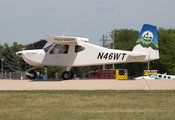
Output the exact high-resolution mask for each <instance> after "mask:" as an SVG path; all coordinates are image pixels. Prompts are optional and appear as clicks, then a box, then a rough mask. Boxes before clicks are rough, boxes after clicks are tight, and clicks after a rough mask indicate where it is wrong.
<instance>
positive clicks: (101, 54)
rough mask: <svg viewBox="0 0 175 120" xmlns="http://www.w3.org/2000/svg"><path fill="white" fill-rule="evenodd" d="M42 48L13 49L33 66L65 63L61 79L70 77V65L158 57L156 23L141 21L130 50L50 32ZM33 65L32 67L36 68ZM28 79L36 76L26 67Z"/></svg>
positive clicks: (154, 58)
mask: <svg viewBox="0 0 175 120" xmlns="http://www.w3.org/2000/svg"><path fill="white" fill-rule="evenodd" d="M45 40H46V41H48V42H47V43H46V45H45V46H44V47H43V49H39V50H38V49H37V50H24V51H19V52H17V53H16V55H17V56H19V57H22V58H23V59H24V61H25V62H27V63H28V64H30V65H32V66H36V67H45V66H65V67H67V69H66V71H64V72H63V73H62V77H63V79H65V80H67V79H71V78H73V76H74V73H73V72H71V68H72V67H77V66H91V65H102V64H113V63H114V64H115V63H129V62H146V61H151V60H156V59H159V49H158V39H157V29H156V26H152V25H149V24H144V25H143V28H142V30H141V32H140V34H139V37H138V39H137V41H136V44H135V46H134V48H133V50H132V51H124V50H116V49H108V48H104V47H100V46H97V45H93V44H90V43H88V41H89V39H88V38H80V37H65V36H62V37H61V36H49V37H46V38H45ZM36 67H35V68H36ZM26 75H28V77H29V78H30V79H35V78H36V73H35V71H33V70H32V69H28V70H26Z"/></svg>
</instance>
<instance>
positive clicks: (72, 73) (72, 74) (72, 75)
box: [69, 71, 75, 79]
mask: <svg viewBox="0 0 175 120" xmlns="http://www.w3.org/2000/svg"><path fill="white" fill-rule="evenodd" d="M70 73H71V76H70V78H69V79H72V78H73V77H74V74H75V73H74V72H73V71H71V72H70Z"/></svg>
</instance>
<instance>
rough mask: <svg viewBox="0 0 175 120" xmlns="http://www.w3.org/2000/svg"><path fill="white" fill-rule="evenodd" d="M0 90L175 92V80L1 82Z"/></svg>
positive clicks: (0, 80)
mask: <svg viewBox="0 0 175 120" xmlns="http://www.w3.org/2000/svg"><path fill="white" fill-rule="evenodd" d="M0 90H175V80H115V79H112V80H111V79H109V80H63V81H56V80H2V79H0Z"/></svg>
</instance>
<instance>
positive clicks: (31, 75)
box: [26, 67, 37, 79]
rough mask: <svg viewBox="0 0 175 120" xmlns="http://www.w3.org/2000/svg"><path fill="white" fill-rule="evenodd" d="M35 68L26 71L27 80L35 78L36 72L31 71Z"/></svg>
mask: <svg viewBox="0 0 175 120" xmlns="http://www.w3.org/2000/svg"><path fill="white" fill-rule="evenodd" d="M35 68H37V67H34V68H31V69H28V70H26V75H27V76H28V78H29V79H35V78H36V77H37V74H36V72H35V71H34V70H33V69H35Z"/></svg>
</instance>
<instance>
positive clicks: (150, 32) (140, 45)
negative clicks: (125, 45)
mask: <svg viewBox="0 0 175 120" xmlns="http://www.w3.org/2000/svg"><path fill="white" fill-rule="evenodd" d="M132 51H133V52H140V53H146V54H149V55H150V56H149V60H155V59H159V48H158V39H157V28H156V26H153V25H149V24H144V25H143V27H142V30H141V32H140V34H139V37H138V39H137V41H136V44H135V46H134V48H133V50H132Z"/></svg>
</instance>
